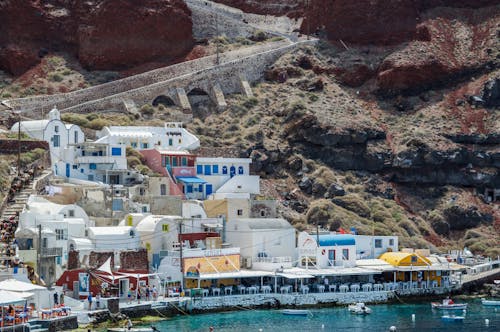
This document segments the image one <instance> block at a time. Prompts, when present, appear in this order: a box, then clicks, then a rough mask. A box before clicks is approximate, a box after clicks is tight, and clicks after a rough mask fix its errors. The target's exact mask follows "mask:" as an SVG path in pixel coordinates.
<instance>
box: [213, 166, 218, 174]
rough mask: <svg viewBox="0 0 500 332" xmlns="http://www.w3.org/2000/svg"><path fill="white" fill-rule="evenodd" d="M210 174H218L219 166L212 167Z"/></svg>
mask: <svg viewBox="0 0 500 332" xmlns="http://www.w3.org/2000/svg"><path fill="white" fill-rule="evenodd" d="M212 173H214V174H219V165H213V166H212Z"/></svg>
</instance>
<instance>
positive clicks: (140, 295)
mask: <svg viewBox="0 0 500 332" xmlns="http://www.w3.org/2000/svg"><path fill="white" fill-rule="evenodd" d="M135 295H136V292H135V291H134V288H132V287H131V288H130V289H129V290H128V293H127V298H128V302H129V303H132V298H133V297H135ZM141 299H145V300H146V301H156V300H157V299H158V290H157V289H156V286H153V287H151V286H140V287H139V289H137V302H138V303H141Z"/></svg>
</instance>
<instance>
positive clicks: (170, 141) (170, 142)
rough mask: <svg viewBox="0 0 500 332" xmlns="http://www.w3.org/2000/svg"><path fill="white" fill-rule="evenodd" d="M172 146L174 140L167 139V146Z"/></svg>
mask: <svg viewBox="0 0 500 332" xmlns="http://www.w3.org/2000/svg"><path fill="white" fill-rule="evenodd" d="M173 144H174V140H173V139H171V138H169V139H168V145H170V146H172V145H173Z"/></svg>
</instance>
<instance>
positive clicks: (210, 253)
mask: <svg viewBox="0 0 500 332" xmlns="http://www.w3.org/2000/svg"><path fill="white" fill-rule="evenodd" d="M239 254H240V248H224V249H184V250H183V251H182V257H183V258H188V257H215V256H227V255H239ZM166 256H171V257H180V252H179V251H167V250H160V257H166Z"/></svg>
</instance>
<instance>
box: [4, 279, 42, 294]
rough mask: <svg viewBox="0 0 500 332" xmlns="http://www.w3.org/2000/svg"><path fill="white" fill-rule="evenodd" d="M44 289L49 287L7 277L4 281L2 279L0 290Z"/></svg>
mask: <svg viewBox="0 0 500 332" xmlns="http://www.w3.org/2000/svg"><path fill="white" fill-rule="evenodd" d="M42 289H47V288H46V287H42V286H38V285H34V284H32V283H29V282H24V281H19V280H16V279H7V280H4V281H0V290H6V291H11V292H32V291H36V290H42Z"/></svg>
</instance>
